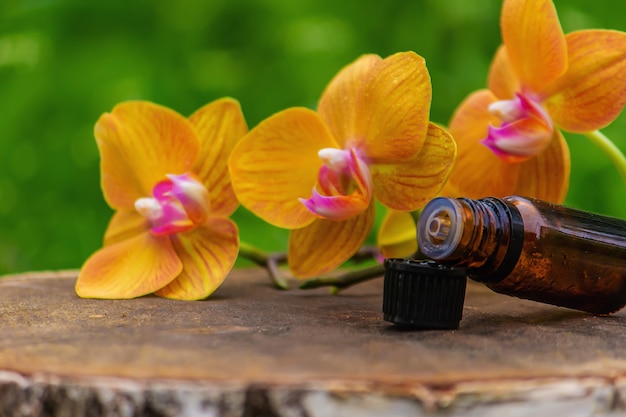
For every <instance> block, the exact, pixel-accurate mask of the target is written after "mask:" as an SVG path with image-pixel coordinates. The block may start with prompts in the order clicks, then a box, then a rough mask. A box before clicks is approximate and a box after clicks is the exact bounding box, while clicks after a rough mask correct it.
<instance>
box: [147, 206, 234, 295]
mask: <svg viewBox="0 0 626 417" xmlns="http://www.w3.org/2000/svg"><path fill="white" fill-rule="evenodd" d="M172 240H173V242H174V248H175V249H176V253H178V256H179V257H180V260H181V261H182V263H183V270H182V272H181V273H180V274H179V275H178V276H177V277H176V279H175V280H174V281H172V282H171V283H170V284H168V285H167V286H166V287H164V288H162V289H160V290H158V291H157V292H156V295H158V296H161V297H166V298H173V299H177V300H200V299H204V298H207V297H208V296H209V295H211V294H212V293H213V292H214V291H215V290H216V289H217V288H218V287H219V286H220V285H221V284H222V282H223V281H224V279H225V278H226V276H227V275H228V273H229V272H230V270H231V269H232V267H233V265H234V264H235V260H236V259H237V253H238V251H239V235H238V231H237V226H236V225H235V223H233V222H232V221H231V220H229V219H225V218H211V219H209V220H208V221H207V222H206V223H205V224H204V225H203V226H201V227H198V228H196V229H194V230H192V231H190V232H188V233H180V234H178V235H176V236H173V237H172Z"/></svg>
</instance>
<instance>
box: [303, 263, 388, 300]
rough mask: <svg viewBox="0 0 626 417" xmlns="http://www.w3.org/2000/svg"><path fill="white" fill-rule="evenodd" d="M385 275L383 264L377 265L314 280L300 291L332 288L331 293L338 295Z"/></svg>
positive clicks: (305, 282) (308, 281) (306, 283)
mask: <svg viewBox="0 0 626 417" xmlns="http://www.w3.org/2000/svg"><path fill="white" fill-rule="evenodd" d="M384 273H385V267H384V266H383V265H381V264H377V265H373V266H369V267H365V268H362V269H358V270H356V271H349V272H346V273H344V274H341V275H338V276H334V277H319V278H312V279H309V280H306V281H304V282H303V283H302V284H300V289H302V290H310V289H313V288H319V287H331V289H330V291H331V293H332V294H337V293H338V292H339V291H341V290H343V289H345V288H348V287H351V286H353V285H354V284H359V283H361V282H365V281H369V280H371V279H374V278H379V277H381V276H383V274H384Z"/></svg>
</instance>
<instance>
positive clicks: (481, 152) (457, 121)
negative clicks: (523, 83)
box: [443, 90, 519, 198]
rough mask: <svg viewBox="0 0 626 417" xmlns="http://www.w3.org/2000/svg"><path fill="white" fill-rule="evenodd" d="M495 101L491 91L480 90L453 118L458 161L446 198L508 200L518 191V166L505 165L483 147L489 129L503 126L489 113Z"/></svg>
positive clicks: (444, 191)
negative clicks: (493, 198)
mask: <svg viewBox="0 0 626 417" xmlns="http://www.w3.org/2000/svg"><path fill="white" fill-rule="evenodd" d="M496 100H497V98H496V97H495V96H494V95H493V93H492V92H491V91H489V90H479V91H477V92H475V93H473V94H471V95H470V96H469V97H468V98H467V99H465V101H463V103H461V105H460V106H459V108H458V109H457V110H456V112H455V114H454V115H453V117H452V121H451V122H450V133H451V134H452V136H453V137H454V139H455V140H456V144H457V159H456V162H455V164H454V166H453V168H452V172H451V173H450V177H449V178H448V183H447V184H446V186H445V187H444V190H443V193H444V195H453V196H464V197H469V198H482V197H486V196H496V197H505V196H508V195H511V194H512V192H513V190H514V189H515V186H516V184H517V178H518V176H517V175H518V170H519V164H510V163H507V162H504V161H503V160H501V159H500V158H498V157H497V156H496V155H494V154H493V152H491V150H489V149H488V148H487V147H485V146H484V145H483V144H481V143H480V141H481V140H483V139H484V138H485V137H486V136H487V133H488V127H489V125H490V124H494V125H496V126H497V125H499V123H500V121H499V119H498V118H497V117H495V116H494V115H493V114H492V113H491V112H490V111H489V105H490V104H492V103H494V102H495V101H496Z"/></svg>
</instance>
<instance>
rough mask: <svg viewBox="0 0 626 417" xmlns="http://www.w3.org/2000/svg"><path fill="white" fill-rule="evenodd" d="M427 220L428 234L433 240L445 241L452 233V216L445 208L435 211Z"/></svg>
mask: <svg viewBox="0 0 626 417" xmlns="http://www.w3.org/2000/svg"><path fill="white" fill-rule="evenodd" d="M427 222H428V234H429V235H430V237H431V238H432V240H433V241H445V240H446V238H447V237H448V236H449V235H450V216H448V213H447V212H446V211H445V210H441V211H439V212H435V213H433V214H432V215H431V216H430V217H429V218H428V220H427Z"/></svg>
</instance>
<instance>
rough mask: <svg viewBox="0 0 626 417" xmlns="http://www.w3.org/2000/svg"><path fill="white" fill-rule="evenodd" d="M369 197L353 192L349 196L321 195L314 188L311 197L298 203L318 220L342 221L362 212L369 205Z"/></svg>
mask: <svg viewBox="0 0 626 417" xmlns="http://www.w3.org/2000/svg"><path fill="white" fill-rule="evenodd" d="M370 199H371V197H370V195H363V194H362V193H359V192H355V193H353V194H350V195H330V196H326V195H322V194H320V193H319V192H318V191H317V190H316V189H315V188H313V191H312V193H311V197H310V198H307V199H304V198H301V199H300V202H301V203H302V204H303V205H304V206H305V207H306V208H307V209H308V210H309V211H310V212H311V213H313V214H315V215H317V216H318V217H320V218H323V219H328V220H335V221H343V220H348V219H349V218H351V217H354V216H356V215H357V214H359V213H361V212H363V211H364V210H365V209H366V208H367V207H368V206H369V203H370Z"/></svg>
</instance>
